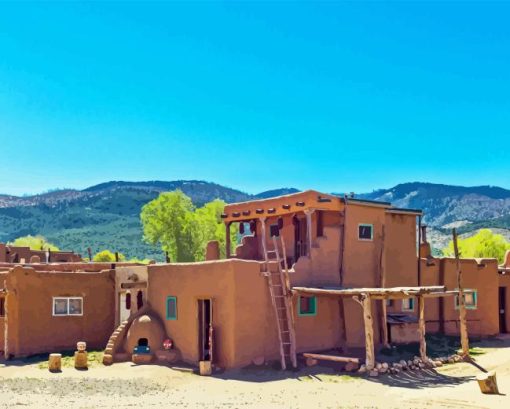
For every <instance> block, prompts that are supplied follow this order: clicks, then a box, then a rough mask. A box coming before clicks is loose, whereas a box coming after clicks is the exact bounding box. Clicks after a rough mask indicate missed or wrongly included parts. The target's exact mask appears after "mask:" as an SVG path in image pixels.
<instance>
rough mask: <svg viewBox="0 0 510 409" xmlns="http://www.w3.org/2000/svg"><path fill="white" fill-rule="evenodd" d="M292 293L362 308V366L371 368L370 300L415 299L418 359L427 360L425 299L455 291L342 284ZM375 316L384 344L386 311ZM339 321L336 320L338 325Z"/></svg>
mask: <svg viewBox="0 0 510 409" xmlns="http://www.w3.org/2000/svg"><path fill="white" fill-rule="evenodd" d="M291 291H292V294H293V296H319V297H334V298H340V299H342V298H352V299H354V300H355V301H356V302H357V303H358V304H359V305H360V306H361V308H362V311H363V324H364V333H365V365H366V368H367V370H371V369H373V368H374V367H375V364H376V360H375V352H376V351H375V341H374V314H373V311H372V300H381V301H383V302H386V300H402V299H408V298H415V299H416V300H417V303H418V331H419V351H420V359H421V360H422V361H423V362H429V358H428V357H427V345H426V341H425V333H426V331H425V302H424V301H425V299H426V298H431V297H448V296H452V295H458V294H459V291H447V290H446V287H444V286H420V287H391V288H342V287H293V288H292V290H291ZM376 319H379V320H380V328H381V331H382V334H381V344H382V345H384V346H388V345H389V342H388V331H387V329H388V325H387V319H388V317H387V316H386V314H379V317H376ZM340 324H341V323H339V325H340ZM463 334H464V331H461V337H463V336H466V337H467V331H466V332H465V335H463ZM297 343H298V344H299V339H298V340H297ZM303 355H304V356H305V357H306V356H308V357H313V355H316V357H317V356H318V355H317V354H311V353H304V354H303ZM320 356H321V358H319V359H329V360H332V361H340V362H350V361H351V360H352V357H336V356H327V355H320Z"/></svg>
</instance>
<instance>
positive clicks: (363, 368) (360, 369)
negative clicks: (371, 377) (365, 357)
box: [358, 365, 367, 373]
mask: <svg viewBox="0 0 510 409" xmlns="http://www.w3.org/2000/svg"><path fill="white" fill-rule="evenodd" d="M366 371H367V367H366V365H361V366H360V367H359V369H358V373H365V372H366Z"/></svg>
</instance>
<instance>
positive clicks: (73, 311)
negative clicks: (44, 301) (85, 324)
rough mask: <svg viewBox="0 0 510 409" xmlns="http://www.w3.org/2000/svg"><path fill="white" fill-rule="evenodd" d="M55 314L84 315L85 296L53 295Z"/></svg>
mask: <svg viewBox="0 0 510 409" xmlns="http://www.w3.org/2000/svg"><path fill="white" fill-rule="evenodd" d="M53 315H54V316H66V315H80V316H81V315H83V298H82V297H53Z"/></svg>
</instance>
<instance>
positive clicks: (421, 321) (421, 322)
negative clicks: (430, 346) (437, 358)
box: [417, 296, 428, 363]
mask: <svg viewBox="0 0 510 409" xmlns="http://www.w3.org/2000/svg"><path fill="white" fill-rule="evenodd" d="M417 300H418V310H419V313H418V331H419V333H420V358H421V360H422V361H423V362H424V363H425V362H427V361H428V358H427V342H426V341H425V298H423V297H422V296H418V297H417Z"/></svg>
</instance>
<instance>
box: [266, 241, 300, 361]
mask: <svg viewBox="0 0 510 409" xmlns="http://www.w3.org/2000/svg"><path fill="white" fill-rule="evenodd" d="M272 241H273V249H272V250H268V249H267V246H266V245H264V246H263V250H264V259H265V263H266V272H265V275H266V277H267V279H268V280H267V282H268V286H269V294H270V295H271V303H272V304H273V309H274V312H275V315H276V326H277V329H278V341H279V343H280V358H281V365H282V369H283V370H285V369H286V368H287V360H288V359H290V362H291V363H292V367H293V368H296V367H297V360H296V333H295V330H294V315H293V313H292V294H291V292H290V280H289V269H288V267H287V258H286V255H285V243H284V241H283V237H281V236H273V237H272ZM278 242H280V244H281V246H282V253H283V254H282V255H283V258H281V257H280V251H279V249H278ZM264 244H265V243H264ZM270 256H274V258H270ZM282 264H283V266H282ZM271 265H276V266H277V271H272V269H271V267H270V266H271Z"/></svg>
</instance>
